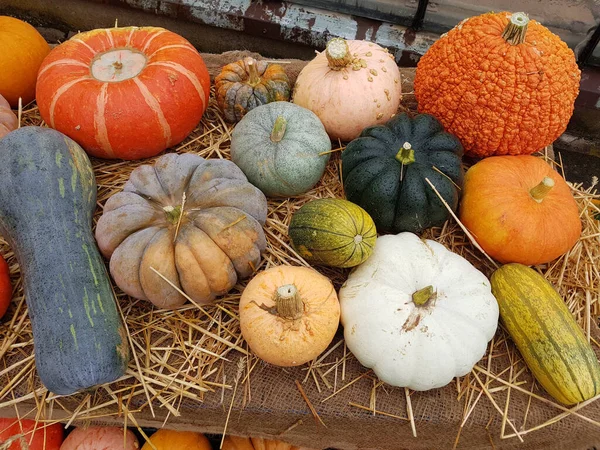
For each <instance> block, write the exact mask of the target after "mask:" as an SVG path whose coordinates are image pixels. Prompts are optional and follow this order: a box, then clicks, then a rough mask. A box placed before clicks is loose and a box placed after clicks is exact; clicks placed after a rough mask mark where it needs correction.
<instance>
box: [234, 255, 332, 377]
mask: <svg viewBox="0 0 600 450" xmlns="http://www.w3.org/2000/svg"><path fill="white" fill-rule="evenodd" d="M339 322H340V304H339V302H338V298H337V294H336V292H335V289H334V287H333V284H331V281H330V280H329V279H328V278H327V277H325V276H323V275H321V274H320V273H319V272H317V271H316V270H314V269H310V268H308V267H292V266H277V267H271V268H270V269H267V270H265V271H264V272H261V273H259V274H258V275H256V276H255V277H254V278H253V279H252V280H251V281H250V283H248V286H246V289H244V292H243V293H242V297H241V299H240V327H241V330H242V336H243V337H244V339H245V340H246V342H248V345H249V346H250V349H251V350H252V351H253V352H254V353H255V354H256V355H257V356H258V357H259V358H261V359H262V360H264V361H266V362H268V363H271V364H275V365H277V366H284V367H289V366H298V365H300V364H304V363H306V362H308V361H311V360H312V359H314V358H316V357H317V356H319V354H321V353H322V352H323V351H324V350H325V349H326V348H327V346H328V345H329V344H330V343H331V341H332V339H333V337H334V335H335V332H336V331H337V328H338V325H339Z"/></svg>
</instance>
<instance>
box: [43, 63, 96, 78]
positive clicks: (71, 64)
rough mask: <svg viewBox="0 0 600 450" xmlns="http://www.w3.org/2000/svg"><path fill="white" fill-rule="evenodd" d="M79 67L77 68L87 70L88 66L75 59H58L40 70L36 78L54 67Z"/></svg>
mask: <svg viewBox="0 0 600 450" xmlns="http://www.w3.org/2000/svg"><path fill="white" fill-rule="evenodd" d="M59 65H60V66H69V65H70V66H79V67H85V68H89V65H88V64H86V63H84V62H81V61H78V60H76V59H66V58H65V59H58V60H56V61H53V62H51V63H50V64H48V65H46V66H45V67H44V68H43V69H42V70H40V73H39V74H38V77H39V76H40V75H42V74H43V73H44V72H46V70H48V69H49V68H50V67H54V66H59Z"/></svg>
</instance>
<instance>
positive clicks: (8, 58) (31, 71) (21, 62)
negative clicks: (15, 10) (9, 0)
mask: <svg viewBox="0 0 600 450" xmlns="http://www.w3.org/2000/svg"><path fill="white" fill-rule="evenodd" d="M0 49H2V57H0V95H1V96H3V97H4V98H5V99H6V100H7V101H8V103H10V106H12V107H13V108H15V109H16V108H18V106H19V97H21V98H22V104H23V106H25V105H26V104H27V103H29V102H31V101H32V100H33V99H35V83H36V79H37V75H38V70H39V68H40V65H41V64H42V61H43V60H44V58H45V57H46V55H48V53H49V52H50V46H49V45H48V43H47V42H46V40H45V39H44V38H43V37H42V35H41V34H40V33H39V32H38V31H37V30H36V29H35V28H34V27H33V26H32V25H30V24H28V23H27V22H23V21H22V20H19V19H15V18H14V17H8V16H0Z"/></svg>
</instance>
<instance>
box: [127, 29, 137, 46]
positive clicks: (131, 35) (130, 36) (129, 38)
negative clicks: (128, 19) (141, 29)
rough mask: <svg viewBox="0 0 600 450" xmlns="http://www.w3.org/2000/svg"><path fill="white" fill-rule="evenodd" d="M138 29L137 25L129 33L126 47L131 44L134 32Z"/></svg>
mask: <svg viewBox="0 0 600 450" xmlns="http://www.w3.org/2000/svg"><path fill="white" fill-rule="evenodd" d="M137 29H138V28H137V27H133V28H132V30H131V32H130V33H129V36H127V42H126V43H125V47H129V46H130V45H131V38H132V37H133V33H135V32H136V31H137Z"/></svg>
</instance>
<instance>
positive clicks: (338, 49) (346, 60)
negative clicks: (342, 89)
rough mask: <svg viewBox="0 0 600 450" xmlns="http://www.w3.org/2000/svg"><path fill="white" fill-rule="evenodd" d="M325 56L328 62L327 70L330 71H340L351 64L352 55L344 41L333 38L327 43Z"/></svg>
mask: <svg viewBox="0 0 600 450" xmlns="http://www.w3.org/2000/svg"><path fill="white" fill-rule="evenodd" d="M325 56H327V61H329V68H330V69H332V70H342V69H343V68H344V67H346V66H347V65H348V64H350V63H351V62H352V55H351V54H350V48H349V47H348V43H347V42H346V39H342V38H333V39H331V40H330V41H329V42H328V43H327V47H326V48H325Z"/></svg>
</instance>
